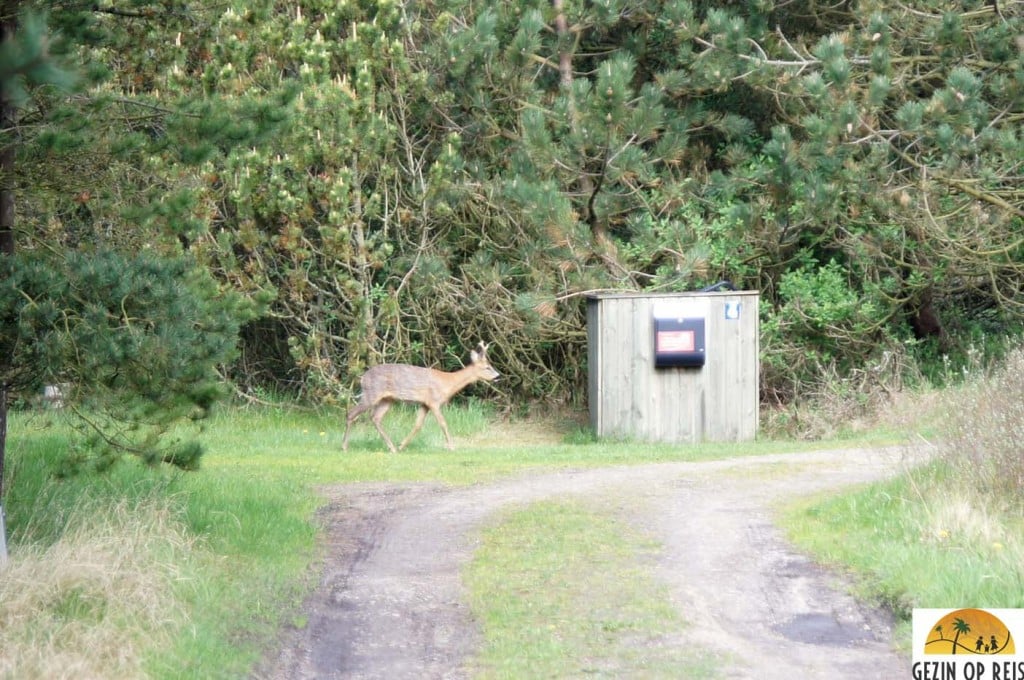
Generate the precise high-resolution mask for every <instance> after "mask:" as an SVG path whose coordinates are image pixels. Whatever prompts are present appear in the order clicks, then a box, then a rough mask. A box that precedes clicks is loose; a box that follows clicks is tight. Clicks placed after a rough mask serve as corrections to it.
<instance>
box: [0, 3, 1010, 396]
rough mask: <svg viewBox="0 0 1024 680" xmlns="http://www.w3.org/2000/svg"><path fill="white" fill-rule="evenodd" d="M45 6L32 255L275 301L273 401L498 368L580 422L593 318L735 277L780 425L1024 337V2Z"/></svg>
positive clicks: (250, 381)
mask: <svg viewBox="0 0 1024 680" xmlns="http://www.w3.org/2000/svg"><path fill="white" fill-rule="evenodd" d="M31 4H32V3H20V4H19V5H18V9H19V10H23V9H25V8H28V7H30V6H31ZM45 4H49V3H45ZM50 9H51V12H50V14H49V21H50V25H51V26H53V27H59V29H60V31H61V32H60V35H61V36H63V37H64V42H62V43H60V44H61V45H62V47H61V49H62V50H63V52H64V53H65V54H66V55H71V56H73V57H74V60H75V63H76V64H77V65H78V67H79V69H80V72H81V83H80V86H79V89H78V90H77V91H75V92H74V93H73V94H71V95H69V94H66V93H63V92H58V91H55V90H53V89H52V88H50V89H47V88H35V89H34V90H33V89H32V87H31V86H30V85H27V86H26V87H27V88H28V90H29V91H30V92H31V96H32V105H31V106H26V107H24V108H22V109H20V114H19V117H18V119H17V121H16V125H15V126H14V127H12V128H10V129H8V130H5V131H4V133H3V134H4V135H5V138H6V139H7V141H8V143H10V142H11V141H13V140H17V142H18V146H17V149H18V163H17V165H16V166H15V167H16V170H15V172H16V186H17V200H18V208H19V214H20V215H21V216H22V217H23V221H22V222H21V223H20V226H19V229H20V231H19V235H20V239H21V243H23V244H24V246H23V247H24V248H27V249H34V250H38V251H40V253H41V255H44V254H45V253H50V254H51V255H52V256H53V257H63V256H64V255H65V254H66V253H67V252H68V251H70V250H74V249H83V248H84V249H85V250H89V249H90V248H92V247H94V246H97V245H102V246H103V247H104V248H109V249H114V250H122V251H124V250H137V249H140V248H152V249H153V250H154V252H156V253H160V254H163V255H171V254H174V253H180V252H181V251H182V250H184V251H187V252H188V253H189V254H190V256H191V257H192V258H194V259H195V261H196V262H198V263H199V264H200V265H201V266H202V267H203V268H205V269H206V270H207V271H208V272H209V273H210V274H212V276H213V277H215V278H216V280H218V281H219V282H220V284H221V285H222V286H223V287H224V288H225V289H231V290H234V291H238V292H240V293H242V294H243V295H245V296H248V297H250V298H251V299H254V300H259V301H260V302H261V303H265V307H264V311H263V313H261V314H260V315H259V317H258V318H254V319H252V320H250V321H249V322H248V323H246V324H245V325H244V326H243V328H242V332H241V341H242V353H241V355H240V358H239V359H238V360H237V361H235V362H233V363H231V364H230V366H229V367H227V373H228V375H229V376H230V377H231V378H232V379H233V380H234V381H235V382H236V383H237V384H239V385H241V386H242V387H243V388H245V389H249V390H255V389H263V388H270V389H286V390H289V391H291V392H294V393H298V394H301V395H303V396H306V397H311V398H316V399H327V400H333V399H342V400H344V399H347V397H348V396H349V393H350V389H351V387H352V385H353V383H354V379H355V377H356V376H358V374H359V373H360V372H361V371H362V370H363V369H364V368H365V367H366V366H367V365H368V364H371V363H376V362H379V361H381V360H402V361H409V362H415V363H425V364H430V365H437V366H442V367H447V368H452V367H454V366H456V365H458V363H459V361H460V359H461V358H463V357H464V354H465V348H467V347H470V346H473V345H475V344H476V342H477V340H479V339H484V340H488V341H491V342H493V345H492V347H493V355H494V356H493V359H494V362H495V364H496V365H499V366H501V370H502V373H503V374H505V375H507V376H510V378H511V380H510V381H509V382H507V383H506V384H505V387H504V389H505V390H506V397H507V399H508V400H509V401H512V400H513V399H515V400H516V401H519V400H520V399H521V398H527V399H544V400H560V401H575V400H578V399H579V398H580V397H579V396H578V395H581V394H584V393H585V390H583V389H582V386H583V385H584V384H585V377H584V376H585V370H586V366H585V343H586V340H585V328H584V314H583V309H584V300H585V295H586V294H587V293H588V292H591V291H598V290H619V289H628V290H637V289H645V290H652V291H680V290H693V289H697V288H700V287H702V286H705V285H707V284H709V283H713V282H715V281H718V280H722V279H727V280H730V281H732V282H733V283H734V284H736V285H737V286H739V287H742V288H753V289H757V290H760V291H761V293H762V314H763V322H764V323H763V325H762V329H763V339H762V347H763V362H762V365H763V367H764V371H763V377H762V393H763V395H764V396H765V397H766V398H769V399H773V400H778V401H781V402H785V401H789V400H791V399H793V398H795V397H800V396H802V395H804V394H806V393H807V392H808V391H809V390H813V388H814V386H815V385H816V383H818V382H819V381H821V380H822V379H823V378H826V377H829V376H839V377H845V376H849V375H851V374H856V375H857V376H859V378H858V379H860V380H862V381H863V380H864V379H865V376H867V377H868V378H870V380H873V381H875V382H877V383H879V384H885V385H892V384H895V383H897V382H898V381H899V380H901V379H902V378H903V377H904V374H905V373H906V372H907V371H908V370H909V369H912V368H917V369H920V370H925V371H927V369H928V367H929V366H930V365H933V364H936V363H938V361H939V357H941V356H942V355H946V354H953V355H955V354H956V353H957V352H959V351H962V349H963V348H964V347H966V346H967V345H968V344H970V343H975V344H979V345H983V346H984V347H985V348H986V349H993V348H997V347H998V346H999V345H1000V343H1001V342H1002V341H1004V339H1005V338H1007V337H1009V336H1012V335H1013V334H1015V333H1019V331H1020V329H1021V318H1022V312H1024V295H1022V292H1021V291H1022V289H1024V240H1022V234H1024V188H1022V187H1024V184H1022V183H1021V175H1022V172H1021V170H1022V168H1021V163H1022V160H1021V159H1022V158H1024V149H1022V139H1021V129H1022V120H1024V3H1021V2H1020V1H1019V0H1017V1H1013V2H1006V1H1000V2H998V3H991V2H982V1H980V0H969V1H968V2H964V3H959V4H958V5H957V6H956V7H955V8H950V7H949V5H948V3H942V2H938V1H937V0H910V2H907V3H902V4H899V5H895V6H894V5H892V4H891V3H882V2H876V1H874V0H863V1H861V2H842V3H831V4H828V5H819V4H818V3H810V2H799V1H798V2H787V3H773V2H770V1H766V0H739V1H736V2H729V3H710V2H704V1H702V0H696V1H690V2H686V1H681V0H599V1H596V2H578V1H575V0H550V1H548V0H516V1H515V2H508V3H497V4H495V3H483V2H476V1H473V0H434V1H429V2H416V3H412V2H401V1H399V0H376V1H369V0H367V1H363V2H321V1H320V0H299V1H297V2H291V3H276V2H272V1H270V0H262V1H257V2H241V1H240V0H228V1H227V2H224V3H218V4H215V5H210V4H207V3H188V2H182V1H180V0H163V1H154V2H147V1H145V0H126V1H125V2H124V3H109V2H101V3H97V4H95V5H90V6H88V7H85V6H78V5H75V4H73V3H71V4H54V5H50ZM8 11H10V10H8ZM55 44H56V43H55ZM0 73H3V70H0ZM43 251H45V252H43Z"/></svg>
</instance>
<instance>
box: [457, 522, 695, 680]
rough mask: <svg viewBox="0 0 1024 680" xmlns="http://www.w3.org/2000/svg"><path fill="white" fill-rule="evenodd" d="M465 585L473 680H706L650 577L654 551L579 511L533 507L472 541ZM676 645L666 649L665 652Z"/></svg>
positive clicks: (619, 525)
mask: <svg viewBox="0 0 1024 680" xmlns="http://www.w3.org/2000/svg"><path fill="white" fill-rule="evenodd" d="M480 540H481V546H480V547H479V548H478V549H477V551H476V555H475V558H474V560H473V562H472V565H471V567H470V569H469V571H468V573H467V575H466V582H467V586H468V588H469V589H470V592H471V606H472V609H473V613H474V615H475V616H476V618H477V619H478V620H479V621H480V622H481V625H482V627H483V635H484V639H485V641H484V646H483V649H482V651H481V652H480V655H479V657H478V658H477V661H476V666H477V668H476V671H477V675H478V677H481V678H510V679H511V678H566V677H584V676H586V677H641V676H642V677H645V678H701V677H711V675H710V674H711V672H712V671H711V669H712V668H713V665H712V663H711V661H710V660H709V659H705V658H703V657H701V656H700V655H699V654H698V653H697V652H693V653H690V652H688V651H687V650H686V648H685V647H683V646H681V645H680V644H678V640H677V639H676V638H675V637H674V631H676V630H678V629H679V628H680V627H681V626H683V625H684V621H683V619H682V615H681V614H680V613H679V612H678V611H677V610H676V609H675V608H674V607H673V606H672V604H671V603H670V601H669V597H668V594H667V591H666V589H665V587H664V586H662V585H661V584H659V583H658V582H657V581H656V580H655V578H654V577H653V575H652V571H651V568H650V561H651V560H652V559H653V557H654V556H655V555H656V552H657V549H658V546H657V544H656V543H654V542H652V541H651V540H649V539H647V538H645V537H644V536H642V535H638V534H637V533H636V532H635V531H634V530H633V529H632V528H630V527H628V526H626V525H625V524H624V523H623V522H622V521H621V520H620V519H618V518H616V517H614V516H612V515H610V514H608V513H607V512H605V511H602V510H599V509H597V506H595V505H590V504H585V503H582V502H566V503H556V502H542V503H536V504H533V505H531V506H529V507H527V508H525V509H521V510H517V511H514V512H511V513H509V514H507V515H506V516H504V517H502V518H501V519H500V520H499V521H498V522H496V523H495V524H494V525H493V526H491V527H490V528H488V529H487V530H485V531H484V532H483V534H482V536H481V539H480ZM674 643H675V644H674Z"/></svg>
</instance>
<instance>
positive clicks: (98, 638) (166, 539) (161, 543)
mask: <svg viewBox="0 0 1024 680" xmlns="http://www.w3.org/2000/svg"><path fill="white" fill-rule="evenodd" d="M75 516H76V517H81V518H83V519H82V521H81V522H79V523H78V524H77V525H75V524H74V522H73V523H72V525H71V526H68V528H67V530H66V531H65V532H64V533H63V535H62V536H61V537H60V538H59V539H58V540H57V541H56V542H55V543H53V544H52V545H50V546H48V547H45V548H35V547H27V548H25V549H20V550H18V551H15V553H14V554H13V555H12V556H11V559H10V560H9V562H8V564H7V567H6V568H5V569H4V570H3V571H2V572H0V649H2V650H3V654H0V678H4V679H7V678H11V679H14V678H76V679H78V680H88V679H90V678H113V677H120V678H129V677H144V676H145V675H146V672H145V670H144V665H145V659H146V656H147V654H149V653H151V652H152V651H153V650H154V649H156V648H159V647H160V646H165V643H166V641H168V640H169V638H170V636H171V634H172V631H173V630H174V629H175V628H176V627H177V625H180V622H181V620H182V619H183V613H182V611H181V610H180V609H179V608H178V606H177V604H176V600H175V597H174V587H175V583H176V582H177V581H178V580H179V579H182V578H185V575H184V574H183V573H182V571H181V569H182V565H183V564H188V561H189V560H188V554H189V552H190V549H191V543H190V539H189V538H188V537H187V535H186V533H185V531H184V530H183V528H182V527H181V526H180V524H179V523H177V522H176V521H174V520H173V519H172V517H171V513H170V512H169V511H168V509H167V508H166V507H163V506H161V505H160V504H159V502H158V501H152V502H147V503H144V504H141V505H134V506H132V507H129V506H128V505H127V504H124V503H122V504H119V505H115V506H113V507H112V508H109V509H105V510H104V511H103V512H97V511H96V509H95V508H91V509H89V510H85V509H83V510H82V511H81V512H79V513H75ZM101 518H102V519H101ZM84 522H89V523H88V524H85V523H84Z"/></svg>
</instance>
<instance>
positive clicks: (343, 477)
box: [0, 408, 792, 680]
mask: <svg viewBox="0 0 1024 680" xmlns="http://www.w3.org/2000/svg"><path fill="white" fill-rule="evenodd" d="M446 416H447V419H448V421H449V426H450V427H451V429H452V432H453V434H455V436H456V438H457V448H456V450H455V451H447V450H445V449H444V448H443V444H444V442H443V436H442V434H441V431H440V428H439V427H438V426H437V425H436V423H434V422H433V421H432V420H430V419H428V421H427V424H426V425H425V426H424V428H423V432H422V433H421V435H420V436H418V437H417V438H416V439H415V440H414V441H413V442H412V443H411V445H410V447H409V449H407V450H406V451H404V452H402V453H400V454H398V455H393V454H390V453H388V452H387V451H386V449H385V448H384V445H383V443H382V442H381V441H380V439H379V437H378V436H377V433H376V431H375V430H373V428H372V426H371V425H369V424H368V423H360V424H358V425H357V426H356V427H354V429H353V436H352V439H351V446H350V450H349V452H348V453H342V452H341V437H342V433H343V422H344V421H343V419H342V415H341V414H339V413H336V412H323V413H311V412H300V411H295V410H288V409H283V408H261V409H229V410H226V411H224V412H222V413H221V414H220V415H218V416H216V417H214V418H213V419H212V420H211V421H210V422H209V423H207V425H206V427H207V431H206V433H205V434H204V436H203V441H204V442H205V444H206V445H207V447H208V449H209V451H208V453H207V455H206V456H205V457H204V459H203V461H202V468H201V469H200V470H199V471H198V472H180V471H177V470H173V469H170V468H167V467H166V466H165V467H160V468H147V467H144V466H142V465H139V464H137V463H136V462H135V461H133V460H125V461H123V462H122V463H120V464H119V465H117V466H115V467H114V468H113V469H112V470H110V471H108V472H107V473H105V474H102V475H94V474H84V475H80V476H72V477H67V478H57V477H55V476H54V472H55V471H57V470H59V469H61V460H62V457H63V456H64V455H65V453H66V452H67V450H68V447H69V442H71V438H70V434H71V430H70V428H69V427H68V426H67V425H65V424H62V423H61V422H60V419H59V416H56V417H55V416H53V415H52V414H51V415H48V416H46V418H45V419H44V417H43V416H40V415H39V414H38V413H12V414H11V421H10V426H11V429H10V433H9V438H8V461H7V463H8V470H7V480H6V485H5V489H6V497H5V499H4V505H5V509H6V511H7V527H8V531H9V532H10V540H9V547H10V549H11V559H10V562H9V566H8V568H7V569H6V570H5V571H4V572H3V574H2V575H0V648H2V649H3V650H4V654H2V655H0V678H3V679H5V680H6V679H7V678H25V677H48V678H49V677H54V678H59V677H70V676H72V675H74V676H75V677H81V678H104V677H113V676H116V677H151V678H156V679H162V678H168V679H169V678H208V677H218V678H231V677H245V676H247V675H248V673H249V672H250V670H251V668H252V666H253V664H255V663H256V662H257V661H258V660H259V659H260V656H261V654H262V653H263V651H264V650H265V649H266V648H267V644H268V641H271V640H273V638H274V636H275V634H276V631H277V630H278V628H279V626H280V625H281V623H282V621H287V622H289V623H293V622H294V621H293V620H295V619H296V614H295V612H296V607H297V606H298V604H299V603H300V602H301V599H302V596H303V594H304V593H305V592H306V591H307V590H308V588H309V587H310V586H311V583H310V582H309V578H310V575H311V574H312V573H313V572H314V571H315V570H313V569H312V565H314V563H315V562H316V561H317V560H318V559H319V558H320V555H319V553H318V552H317V547H316V527H315V522H314V511H315V509H316V507H317V506H318V505H319V504H320V503H321V502H322V500H321V499H320V497H319V496H318V495H317V491H316V489H317V488H318V487H319V486H321V485H324V484H337V483H346V482H362V481H396V482H401V481H418V480H429V481H436V482H441V483H447V484H456V485H463V484H471V483H475V482H481V481H488V480H493V479H496V478H499V477H502V476H505V475H509V474H516V473H518V472H521V471H524V470H530V469H538V468H546V469H554V468H566V467H573V468H578V467H587V466H598V465H612V464H627V463H640V462H651V461H660V460H697V459H710V458H721V457H727V456H735V455H757V454H760V453H771V452H778V451H782V450H790V449H791V448H792V447H791V446H789V445H786V444H784V443H779V442H758V443H755V444H747V445H723V444H707V445H702V446H687V447H679V446H668V445H658V446H647V445H641V444H635V443H625V442H594V441H592V440H591V439H590V438H588V437H585V436H581V435H580V432H579V430H578V428H573V427H567V426H562V425H560V424H554V423H539V424H538V423H533V424H529V425H525V424H519V425H508V424H501V423H493V422H491V420H490V418H489V417H488V416H487V414H486V413H484V412H482V411H481V410H480V409H479V408H449V409H448V410H447V412H446ZM413 418H414V411H412V410H411V409H400V408H395V409H393V413H389V415H388V418H387V419H386V421H385V425H386V427H388V428H389V430H390V431H391V432H393V433H398V434H401V433H403V432H404V431H407V430H408V428H410V427H411V426H412V422H413ZM50 421H52V422H50ZM44 425H45V427H44ZM125 555H130V556H131V561H126V559H125ZM55 563H60V564H59V566H60V567H61V568H56V567H55V566H54V565H55ZM65 568H66V569H65ZM68 572H70V573H73V574H76V575H77V578H78V580H75V579H71V578H69V577H68V575H67V574H68ZM96 579H99V580H100V581H102V587H100V586H99V585H96V584H95V583H94V580H96ZM75 630H77V631H80V632H81V635H79V634H78V633H75V634H72V631H75ZM86 632H88V633H90V635H92V636H93V637H91V638H89V639H86V638H84V637H82V635H84V634H85V633H86ZM112 660H116V662H115V661H112Z"/></svg>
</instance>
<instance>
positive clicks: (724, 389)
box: [587, 291, 760, 443]
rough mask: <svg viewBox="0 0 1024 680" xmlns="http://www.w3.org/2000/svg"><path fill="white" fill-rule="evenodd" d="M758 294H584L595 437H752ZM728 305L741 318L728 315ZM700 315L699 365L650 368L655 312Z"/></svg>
mask: <svg viewBox="0 0 1024 680" xmlns="http://www.w3.org/2000/svg"><path fill="white" fill-rule="evenodd" d="M758 301H759V295H758V293H757V292H747V291H742V292H735V291H727V292H715V293H682V294H676V295H657V296H649V295H631V294H623V295H602V296H595V297H592V298H590V299H589V300H588V305H587V342H588V347H587V359H588V371H589V374H588V388H589V395H588V396H589V403H590V420H591V425H592V426H593V428H594V431H595V432H596V433H597V435H598V436H600V437H623V438H629V439H637V440H641V441H652V442H688V443H696V442H700V441H749V440H752V439H754V437H755V436H756V435H757V427H758V416H759V413H758V410H759V409H758V406H759V405H758V389H759V371H760V361H759V351H760V341H759V321H758ZM728 304H738V305H739V317H738V318H736V319H727V318H726V307H727V305H728ZM655 308H657V309H658V310H659V311H661V312H664V311H665V310H666V309H668V310H671V311H672V313H679V314H681V315H683V316H685V317H687V318H691V317H703V318H704V319H705V334H706V337H705V341H706V348H707V351H706V358H705V364H704V366H703V367H701V368H657V369H656V368H655V367H654V313H655Z"/></svg>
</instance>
